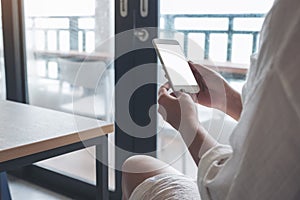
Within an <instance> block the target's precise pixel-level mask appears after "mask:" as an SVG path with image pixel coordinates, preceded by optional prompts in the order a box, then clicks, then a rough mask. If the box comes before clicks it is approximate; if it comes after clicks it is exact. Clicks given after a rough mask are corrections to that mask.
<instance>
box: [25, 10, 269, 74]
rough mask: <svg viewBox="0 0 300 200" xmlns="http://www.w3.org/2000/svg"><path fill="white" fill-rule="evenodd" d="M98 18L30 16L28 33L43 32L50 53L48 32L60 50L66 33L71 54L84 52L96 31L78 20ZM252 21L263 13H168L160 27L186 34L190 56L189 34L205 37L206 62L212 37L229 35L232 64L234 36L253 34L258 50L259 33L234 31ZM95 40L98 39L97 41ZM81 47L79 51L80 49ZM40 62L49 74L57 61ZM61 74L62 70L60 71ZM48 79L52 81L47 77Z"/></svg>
mask: <svg viewBox="0 0 300 200" xmlns="http://www.w3.org/2000/svg"><path fill="white" fill-rule="evenodd" d="M94 17H95V16H49V17H29V18H28V19H27V20H28V21H29V22H30V26H27V30H29V31H41V32H43V34H44V38H45V40H44V42H45V44H44V48H45V49H44V50H45V51H47V50H49V48H48V43H49V41H48V35H49V32H55V35H56V41H53V42H54V43H55V44H56V47H57V50H58V51H59V50H60V49H59V48H60V41H61V38H60V37H61V33H62V32H63V31H65V32H68V33H69V46H70V50H71V51H72V50H73V51H79V50H80V51H82V52H85V51H86V50H87V48H86V43H87V40H88V39H90V38H88V37H87V33H88V32H93V33H95V29H93V28H81V27H80V26H79V21H80V20H81V19H94ZM249 18H250V19H253V18H264V14H199V15H195V14H188V15H186V14H172V15H170V14H168V15H161V16H160V19H161V20H163V21H164V26H163V27H161V28H162V29H163V30H166V31H176V32H180V33H182V34H183V38H184V39H183V40H184V41H183V48H184V51H185V53H186V54H187V53H188V47H189V35H190V34H192V33H196V34H204V38H205V39H204V40H205V41H204V59H208V58H209V56H210V38H211V35H212V34H226V35H227V48H226V61H228V62H230V61H231V60H232V47H233V36H234V35H235V34H243V35H250V36H251V37H252V53H254V52H255V51H256V50H257V43H258V42H257V41H258V37H259V30H235V28H234V24H235V20H236V19H249ZM53 19H54V20H65V27H63V28H57V27H55V26H52V27H47V26H40V25H37V24H36V22H37V21H38V20H53ZM178 19H186V20H190V19H226V20H227V27H226V28H225V29H214V30H206V29H197V27H195V28H193V29H183V28H181V29H178V28H177V27H176V20H178ZM79 34H80V35H81V40H79ZM94 39H95V38H94ZM79 47H80V48H79ZM37 58H38V59H43V60H44V61H45V63H46V71H48V63H49V62H50V61H52V62H53V60H55V59H54V58H53V56H52V57H49V58H47V56H46V57H45V56H41V57H37ZM58 73H59V69H58ZM46 77H48V78H49V76H48V75H46Z"/></svg>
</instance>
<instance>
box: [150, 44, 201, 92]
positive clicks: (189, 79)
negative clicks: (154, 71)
mask: <svg viewBox="0 0 300 200" xmlns="http://www.w3.org/2000/svg"><path fill="white" fill-rule="evenodd" d="M153 45H154V47H155V50H156V52H157V54H158V57H159V59H160V61H161V64H162V66H163V69H164V71H165V74H166V78H167V79H168V80H169V82H170V84H171V87H172V89H173V91H181V92H187V93H198V92H199V91H200V88H199V86H198V84H197V81H196V79H195V77H194V75H193V72H192V70H191V68H190V66H189V64H188V62H187V60H186V58H185V56H184V54H183V51H182V48H181V46H180V44H179V43H178V42H177V41H176V40H165V39H154V40H153Z"/></svg>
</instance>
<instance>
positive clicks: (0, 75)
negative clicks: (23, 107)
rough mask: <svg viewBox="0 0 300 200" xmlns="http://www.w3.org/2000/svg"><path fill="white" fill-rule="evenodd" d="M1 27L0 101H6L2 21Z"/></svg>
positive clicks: (0, 14) (0, 21)
mask: <svg viewBox="0 0 300 200" xmlns="http://www.w3.org/2000/svg"><path fill="white" fill-rule="evenodd" d="M0 16H2V13H1V2H0ZM0 27H1V30H0V99H6V88H5V72H4V51H3V34H2V33H3V32H2V20H0Z"/></svg>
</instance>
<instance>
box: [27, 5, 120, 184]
mask: <svg viewBox="0 0 300 200" xmlns="http://www.w3.org/2000/svg"><path fill="white" fill-rule="evenodd" d="M24 7H25V21H26V22H25V25H26V42H27V43H26V47H27V62H28V63H27V74H28V77H27V79H28V95H29V103H30V104H32V105H36V106H40V107H45V108H49V109H54V110H59V111H63V112H67V113H71V114H73V113H74V114H78V115H82V116H86V117H92V118H97V119H100V120H109V121H112V112H113V100H112V96H113V89H112V87H113V84H114V82H113V81H114V78H113V74H114V73H113V68H112V67H111V66H110V65H109V64H110V61H111V60H110V59H111V57H110V56H111V55H113V43H111V44H109V45H105V46H104V45H103V42H105V41H106V40H108V39H109V38H110V37H111V36H112V34H113V23H114V18H113V16H114V14H113V4H112V2H111V1H109V0H48V1H40V0H25V1H24ZM94 154H95V148H94V147H92V148H88V149H85V150H81V151H78V152H74V153H70V154H68V155H63V156H60V157H57V158H53V159H50V160H47V161H44V162H40V163H38V165H40V166H42V167H45V168H47V169H50V170H54V171H57V172H61V173H63V174H67V175H69V176H71V177H75V178H78V179H81V180H84V181H86V182H89V183H95V182H96V177H95V173H96V172H95V159H94Z"/></svg>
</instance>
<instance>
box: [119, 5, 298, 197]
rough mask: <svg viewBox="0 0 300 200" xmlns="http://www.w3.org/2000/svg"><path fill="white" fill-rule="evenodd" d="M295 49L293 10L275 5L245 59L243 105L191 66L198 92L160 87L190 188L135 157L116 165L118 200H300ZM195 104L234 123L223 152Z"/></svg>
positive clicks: (171, 172)
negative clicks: (190, 173)
mask: <svg viewBox="0 0 300 200" xmlns="http://www.w3.org/2000/svg"><path fill="white" fill-rule="evenodd" d="M299 49H300V4H299V2H298V0H277V1H275V3H274V5H273V8H272V9H271V11H270V12H269V14H268V15H267V17H266V19H265V22H264V25H263V29H262V32H261V41H260V50H259V52H258V54H257V56H252V58H251V61H252V62H251V67H250V71H249V74H248V77H247V82H246V84H245V86H244V88H243V94H242V98H241V96H240V95H239V94H238V93H237V92H235V91H234V90H233V89H232V88H231V87H230V86H229V85H228V83H227V82H226V81H225V80H223V79H222V78H221V77H220V76H219V75H218V74H217V73H215V72H213V71H211V70H209V69H207V68H206V67H204V66H201V65H196V64H193V63H190V66H191V69H192V70H193V72H194V75H195V77H196V79H197V81H198V84H199V86H200V88H201V89H202V90H201V91H200V92H199V94H197V95H192V96H189V95H187V94H183V93H176V94H173V95H169V94H168V92H167V90H168V85H165V86H163V87H162V88H161V89H160V91H159V104H160V109H159V111H160V113H161V114H162V115H163V116H165V119H166V121H168V122H169V123H170V124H171V125H172V126H173V127H174V128H176V129H177V130H179V132H180V134H181V136H182V138H183V139H184V141H185V142H186V144H187V146H188V149H189V151H190V153H191V155H192V157H193V159H194V161H195V163H196V165H198V169H199V171H198V180H197V183H194V182H193V181H192V180H191V179H189V178H187V177H185V176H184V175H182V174H180V173H179V172H178V171H176V170H175V169H173V168H172V167H170V166H168V165H167V164H165V163H163V162H161V161H159V160H157V159H154V158H151V157H146V156H135V157H132V158H129V159H128V160H127V161H126V162H125V163H124V165H123V198H124V199H200V195H201V199H202V200H206V199H213V200H217V199H218V200H219V199H220V200H224V199H228V200H240V199H243V200H244V199H275V200H276V199H300V156H299V153H300V135H299V134H300V123H299V122H300V93H299V89H298V86H299V85H300V79H299V78H298V76H299V75H300V56H299V55H298V54H299V52H300V50H299ZM241 99H242V100H241ZM194 102H195V103H199V104H202V105H205V106H209V107H212V108H216V109H219V110H221V111H223V112H225V113H227V114H228V115H230V116H232V117H233V118H235V119H236V120H238V125H237V127H236V128H235V130H234V132H233V133H232V135H231V139H230V146H224V145H221V144H218V143H217V142H216V141H215V140H214V139H213V138H211V137H210V136H209V134H208V133H207V131H206V130H205V129H204V128H203V127H202V125H201V123H199V122H198V120H197V113H196V109H195V105H194ZM197 188H198V189H199V191H198V189H197ZM199 193H200V195H199Z"/></svg>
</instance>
